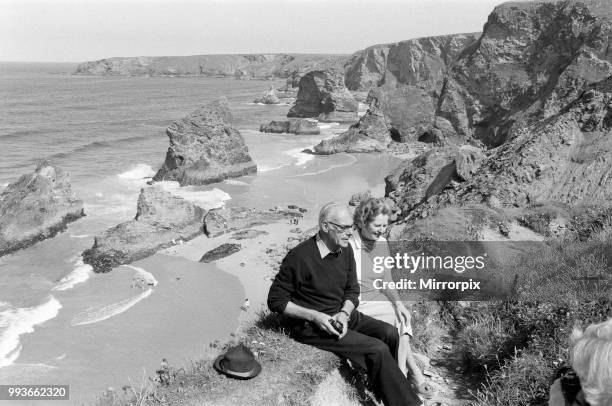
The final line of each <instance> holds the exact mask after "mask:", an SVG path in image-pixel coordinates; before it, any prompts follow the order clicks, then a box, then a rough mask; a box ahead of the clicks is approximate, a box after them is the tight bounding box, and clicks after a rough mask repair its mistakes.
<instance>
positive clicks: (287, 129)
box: [259, 118, 321, 135]
mask: <svg viewBox="0 0 612 406" xmlns="http://www.w3.org/2000/svg"><path fill="white" fill-rule="evenodd" d="M259 131H261V132H262V133H279V134H282V133H290V134H295V135H317V134H320V133H321V130H320V129H319V126H318V121H317V120H315V119H311V118H301V119H291V120H288V121H270V122H269V123H268V124H262V125H261V126H260V127H259Z"/></svg>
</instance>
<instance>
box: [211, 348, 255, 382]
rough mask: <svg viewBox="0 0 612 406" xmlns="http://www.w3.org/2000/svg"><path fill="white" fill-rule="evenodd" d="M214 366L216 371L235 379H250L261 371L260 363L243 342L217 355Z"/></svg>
mask: <svg viewBox="0 0 612 406" xmlns="http://www.w3.org/2000/svg"><path fill="white" fill-rule="evenodd" d="M214 367H215V369H216V370H217V371H219V372H221V373H223V374H225V375H227V376H230V377H232V378H237V379H251V378H254V377H256V376H257V375H259V373H260V372H261V365H259V362H257V361H256V360H255V356H254V355H253V353H252V352H251V350H249V349H248V348H247V347H245V346H244V344H238V345H237V346H235V347H231V348H230V349H229V350H227V352H226V353H225V354H221V355H219V356H218V357H217V359H216V360H215V363H214Z"/></svg>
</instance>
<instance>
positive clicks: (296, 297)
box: [268, 236, 359, 315]
mask: <svg viewBox="0 0 612 406" xmlns="http://www.w3.org/2000/svg"><path fill="white" fill-rule="evenodd" d="M346 300H350V301H351V302H353V303H354V304H355V307H357V306H358V304H359V283H358V282H357V272H356V270H355V260H354V259H353V252H352V249H351V247H350V246H348V247H346V248H342V250H341V251H340V252H337V253H330V254H328V255H327V256H326V257H325V258H321V254H320V251H319V248H318V246H317V242H316V236H314V237H312V238H309V239H308V240H306V241H304V242H302V243H301V244H299V245H298V246H297V247H295V248H294V249H292V250H291V251H289V253H288V254H287V256H286V257H285V259H284V260H283V263H282V264H281V267H280V271H279V272H278V274H277V275H276V278H275V279H274V282H272V286H271V287H270V292H269V293H268V307H269V308H270V310H272V311H274V312H276V313H280V314H282V313H283V312H284V311H285V307H287V303H288V302H289V301H291V302H293V303H295V304H296V305H299V306H302V307H305V308H307V309H312V310H317V311H320V312H323V313H326V314H329V315H334V314H336V313H338V312H339V311H340V309H341V308H342V305H343V304H344V302H345V301H346Z"/></svg>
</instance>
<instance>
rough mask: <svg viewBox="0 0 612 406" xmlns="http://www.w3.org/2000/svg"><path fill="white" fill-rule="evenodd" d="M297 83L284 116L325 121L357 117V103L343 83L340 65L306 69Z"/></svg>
mask: <svg viewBox="0 0 612 406" xmlns="http://www.w3.org/2000/svg"><path fill="white" fill-rule="evenodd" d="M299 87H300V89H299V91H298V95H297V99H296V101H295V104H294V106H293V107H291V109H290V110H289V113H287V117H302V118H318V119H319V121H326V122H331V121H338V122H355V121H357V111H358V107H359V105H358V103H357V101H356V100H355V99H354V98H353V96H352V95H351V93H350V92H349V91H348V89H347V88H346V86H344V72H343V71H342V70H341V69H325V70H315V71H311V72H308V73H307V74H305V75H304V76H303V77H302V78H301V79H300V85H299Z"/></svg>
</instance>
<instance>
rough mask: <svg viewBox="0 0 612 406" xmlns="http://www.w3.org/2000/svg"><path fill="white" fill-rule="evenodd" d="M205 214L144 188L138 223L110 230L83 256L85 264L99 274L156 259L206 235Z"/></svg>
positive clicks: (154, 189) (159, 192)
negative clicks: (162, 252)
mask: <svg viewBox="0 0 612 406" xmlns="http://www.w3.org/2000/svg"><path fill="white" fill-rule="evenodd" d="M205 214H206V212H205V210H204V209H202V208H201V207H199V206H195V205H193V204H192V203H190V202H188V201H186V200H184V199H183V198H181V197H179V196H175V195H173V194H171V193H169V192H166V191H164V190H162V189H161V188H159V187H156V186H153V187H148V188H144V189H142V190H141V191H140V196H139V197H138V206H137V212H136V217H135V218H134V220H130V221H127V222H125V223H121V224H118V225H116V226H114V227H112V228H109V229H108V230H106V231H105V232H104V234H102V235H101V236H97V237H96V238H95V241H94V245H93V246H92V247H91V248H90V249H88V250H86V251H84V252H83V261H84V262H85V263H87V264H90V265H91V266H93V268H94V271H95V272H109V271H110V270H111V269H112V268H114V267H116V266H119V265H122V264H128V263H130V262H134V261H136V260H139V259H142V258H146V257H148V256H150V255H153V254H154V253H155V252H157V251H158V250H160V249H162V248H167V247H170V246H172V245H174V244H175V242H176V241H177V240H182V241H187V240H190V239H192V238H194V237H196V236H198V235H200V234H202V233H203V232H204V229H203V219H204V215H205Z"/></svg>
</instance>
